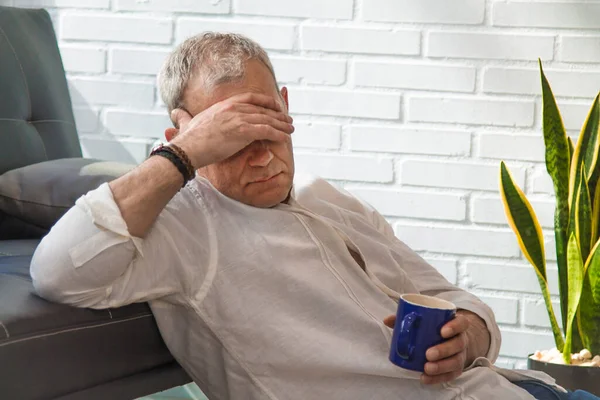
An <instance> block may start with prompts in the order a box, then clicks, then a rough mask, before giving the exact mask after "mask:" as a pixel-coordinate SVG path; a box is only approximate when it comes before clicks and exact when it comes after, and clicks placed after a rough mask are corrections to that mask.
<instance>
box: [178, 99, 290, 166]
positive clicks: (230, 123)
mask: <svg viewBox="0 0 600 400" xmlns="http://www.w3.org/2000/svg"><path fill="white" fill-rule="evenodd" d="M171 119H172V120H173V122H174V124H175V126H176V127H177V128H178V131H179V133H178V134H177V135H176V138H175V139H174V140H173V143H175V144H177V145H179V146H180V147H181V148H182V149H183V150H184V151H185V152H186V153H187V155H188V156H189V157H190V159H191V161H192V165H193V166H194V168H195V169H197V168H201V167H204V166H206V165H208V164H212V163H215V162H219V161H222V160H224V159H226V158H228V157H230V156H232V155H234V154H235V153H237V152H238V151H240V150H242V149H243V148H244V147H246V146H248V145H249V144H250V143H252V142H254V141H262V140H265V141H273V142H282V141H287V140H290V134H291V133H292V132H294V126H293V125H292V122H293V119H292V117H290V116H289V115H288V114H287V111H286V110H285V109H284V107H283V106H282V105H281V104H280V103H279V102H277V100H276V99H275V98H273V97H271V96H267V95H264V94H260V93H242V94H238V95H235V96H232V97H229V98H227V99H225V100H222V101H220V102H218V103H215V104H213V105H212V106H211V107H209V108H207V109H206V110H204V111H202V112H200V113H198V114H197V115H195V116H192V115H190V114H189V113H188V112H187V111H185V110H183V109H181V108H176V109H174V110H173V111H172V113H171ZM169 140H170V139H169Z"/></svg>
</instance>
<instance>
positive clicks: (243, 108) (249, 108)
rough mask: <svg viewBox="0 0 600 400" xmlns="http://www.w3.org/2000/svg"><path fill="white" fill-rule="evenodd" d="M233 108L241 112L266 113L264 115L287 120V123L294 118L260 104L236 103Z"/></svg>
mask: <svg viewBox="0 0 600 400" xmlns="http://www.w3.org/2000/svg"><path fill="white" fill-rule="evenodd" d="M234 109H235V111H237V112H241V113H245V114H266V115H269V116H270V117H273V118H275V119H278V120H280V121H284V122H288V123H292V122H294V119H293V118H292V117H290V116H289V115H287V114H285V113H283V112H279V111H274V110H271V109H270V108H265V107H261V106H255V105H254V104H247V103H238V104H235V105H234Z"/></svg>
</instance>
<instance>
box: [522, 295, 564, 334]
mask: <svg viewBox="0 0 600 400" xmlns="http://www.w3.org/2000/svg"><path fill="white" fill-rule="evenodd" d="M552 307H553V308H554V316H555V317H556V320H557V321H558V325H559V326H562V315H561V314H560V302H559V301H553V302H552ZM523 308H524V310H523V311H524V316H525V321H524V322H525V325H529V326H539V327H542V328H550V327H551V326H550V317H548V310H547V309H546V303H545V302H544V301H543V300H541V299H540V300H530V299H525V300H524V307H523Z"/></svg>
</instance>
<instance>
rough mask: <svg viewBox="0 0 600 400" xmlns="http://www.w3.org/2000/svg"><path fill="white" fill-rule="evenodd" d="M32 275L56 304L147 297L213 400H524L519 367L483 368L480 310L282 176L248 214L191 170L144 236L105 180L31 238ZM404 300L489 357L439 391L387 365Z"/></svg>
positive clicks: (494, 331) (378, 228)
mask: <svg viewBox="0 0 600 400" xmlns="http://www.w3.org/2000/svg"><path fill="white" fill-rule="evenodd" d="M348 248H350V249H352V250H354V251H356V252H357V253H358V254H359V255H360V256H361V257H362V259H363V261H364V264H365V267H366V269H365V270H363V269H362V268H361V267H360V266H359V265H358V264H357V262H356V261H355V260H354V259H353V258H352V256H351V254H350V253H349V251H348ZM31 274H32V277H33V281H34V285H35V287H36V290H37V291H38V293H39V294H40V295H42V296H44V297H46V298H48V299H50V300H54V301H57V302H62V303H67V304H71V305H75V306H79V307H92V308H108V307H119V306H123V305H126V304H129V303H132V302H142V301H149V302H150V306H151V308H152V311H153V313H154V315H155V317H156V320H157V323H158V326H159V329H160V331H161V334H162V336H163V338H164V340H165V342H166V344H167V346H168V348H169V349H170V351H171V352H172V354H173V356H174V357H175V358H176V359H177V361H178V362H179V363H180V364H181V365H182V367H183V368H184V369H185V370H186V371H187V372H188V373H189V375H190V376H191V377H192V378H193V380H194V381H195V382H196V383H197V384H198V386H200V388H201V389H202V390H203V391H204V392H205V394H206V395H207V396H208V397H209V398H210V399H211V400H215V399H232V400H236V399H241V400H254V399H256V400H258V399H269V400H275V399H278V400H279V399H311V400H312V399H328V400H337V399H339V400H364V399H421V400H428V399H435V400H445V399H448V400H449V399H485V400H493V399H503V400H504V399H532V398H533V397H532V396H530V395H529V394H528V393H526V392H525V391H524V390H522V389H520V388H518V387H517V386H515V385H513V384H511V383H510V382H509V380H507V379H506V378H505V377H508V378H509V379H513V380H518V379H523V376H522V375H520V374H517V373H516V372H514V371H505V370H499V369H496V368H494V367H492V366H491V363H490V361H492V362H493V361H494V360H495V359H496V357H497V355H498V351H499V348H500V331H499V329H498V326H497V325H496V322H495V320H494V315H493V313H492V311H491V310H490V309H489V308H488V307H487V306H486V305H485V304H484V303H482V302H481V301H480V300H478V299H477V298H476V297H475V296H473V295H471V294H470V293H468V292H466V291H464V290H461V289H459V288H457V287H455V286H453V285H452V284H450V283H449V282H448V281H447V280H446V279H444V278H443V277H442V276H441V275H440V274H439V273H438V272H437V271H436V270H435V269H434V268H433V267H431V266H430V265H428V264H427V263H426V262H425V261H423V259H421V258H420V257H419V256H418V255H417V254H415V253H414V252H413V251H411V250H410V249H409V248H408V247H407V246H406V245H404V244H403V243H402V242H400V241H399V240H398V239H397V238H396V237H395V236H394V233H393V231H392V229H391V227H390V226H389V225H388V224H387V222H386V221H385V220H384V218H383V217H382V216H381V215H379V214H378V213H377V212H376V211H375V210H373V209H372V208H371V207H369V206H368V205H366V204H364V203H362V202H360V201H359V200H357V199H356V198H354V197H352V196H351V195H349V194H347V193H345V192H343V191H341V190H339V189H337V188H335V187H333V186H332V185H330V184H329V183H327V182H326V181H324V180H322V179H315V178H309V179H304V180H303V181H302V182H301V179H296V180H295V183H294V190H293V192H292V196H291V199H290V201H289V202H288V204H279V205H278V206H276V207H275V208H272V209H261V208H255V207H251V206H248V205H245V204H242V203H240V202H237V201H235V200H232V199H230V198H228V197H226V196H224V195H223V194H221V193H220V192H218V191H217V190H216V189H215V188H214V187H213V186H212V185H211V184H210V183H209V182H208V181H207V180H205V179H203V178H200V177H197V178H196V179H195V180H193V181H191V182H190V183H189V184H188V185H187V186H186V187H185V188H184V189H182V190H181V191H180V192H179V193H178V194H177V195H176V196H175V197H174V198H173V199H172V200H171V201H170V202H169V204H168V205H167V206H166V208H165V209H164V210H163V211H162V212H161V214H160V215H159V217H158V219H157V220H156V222H155V224H154V225H153V226H152V228H151V230H150V231H149V233H148V234H147V236H146V237H145V238H144V239H141V238H136V237H132V236H131V235H130V234H129V233H128V231H127V226H126V223H125V221H124V220H123V218H122V216H121V213H120V211H119V209H118V207H117V205H116V203H115V201H114V199H113V196H112V192H111V190H110V188H109V186H108V185H107V184H104V185H102V186H101V187H100V188H98V189H97V190H94V191H91V192H89V193H88V194H87V195H85V196H83V197H81V198H80V199H79V200H77V203H76V205H75V206H74V207H73V208H72V209H71V210H69V212H68V213H67V214H66V215H65V216H64V217H63V218H62V219H61V220H60V221H59V222H58V223H57V224H56V225H55V226H54V227H53V228H52V230H51V232H50V233H49V234H48V235H47V236H46V237H45V238H44V239H43V240H42V242H41V244H40V246H39V247H38V249H37V250H36V252H35V254H34V257H33V260H32V266H31ZM403 293H422V294H427V295H432V296H437V297H439V298H443V299H445V300H449V301H451V302H453V303H454V304H456V306H457V307H458V308H462V309H466V310H469V311H472V312H474V313H476V314H478V315H479V316H480V317H481V318H482V319H483V320H484V321H485V322H486V324H487V327H488V329H489V331H490V333H491V346H490V349H489V353H488V354H487V357H486V358H481V359H478V360H477V361H476V362H475V363H474V365H473V366H471V367H470V368H469V369H467V371H466V372H465V373H463V375H462V376H461V377H459V378H458V379H457V380H455V381H453V382H452V383H449V384H443V385H429V386H426V385H422V384H421V383H420V381H419V375H420V374H419V373H416V372H412V371H407V370H404V369H402V368H399V367H397V366H395V365H393V364H392V363H391V362H390V361H389V360H388V354H389V348H390V342H391V335H392V330H391V329H390V328H388V327H386V326H385V325H384V324H383V322H382V321H383V319H384V318H385V317H387V316H388V315H391V314H395V312H396V307H397V299H398V296H399V295H400V294H403ZM476 365H479V366H477V367H475V366H476ZM530 375H531V374H530ZM534 375H535V374H534ZM535 376H537V377H542V378H543V379H544V380H545V381H546V382H552V380H551V378H549V377H547V376H545V375H541V374H538V375H535Z"/></svg>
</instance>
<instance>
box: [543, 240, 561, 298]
mask: <svg viewBox="0 0 600 400" xmlns="http://www.w3.org/2000/svg"><path fill="white" fill-rule="evenodd" d="M544 249H545V250H546V262H547V263H556V240H555V238H554V232H553V231H552V232H551V234H550V232H549V233H546V234H545V235H544ZM549 274H556V271H554V272H550V273H549ZM556 294H558V290H557V291H556Z"/></svg>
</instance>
